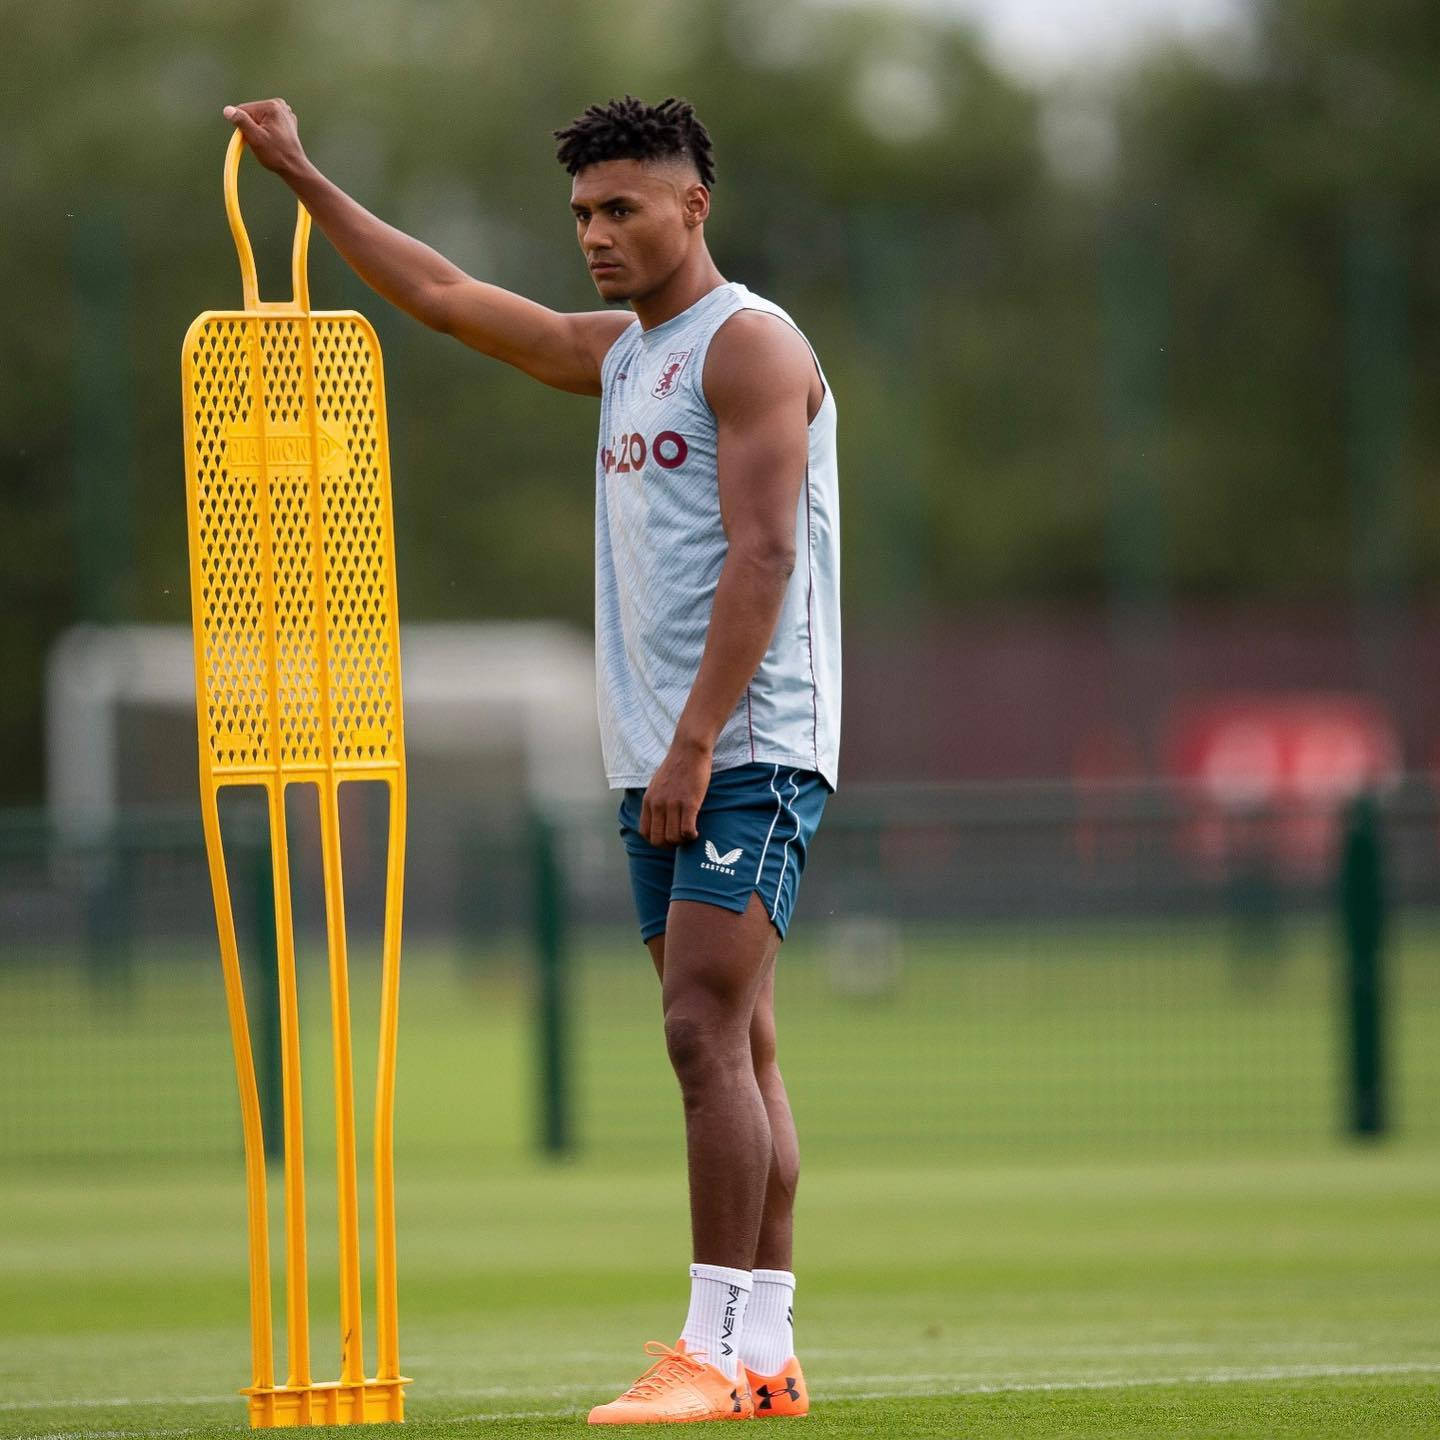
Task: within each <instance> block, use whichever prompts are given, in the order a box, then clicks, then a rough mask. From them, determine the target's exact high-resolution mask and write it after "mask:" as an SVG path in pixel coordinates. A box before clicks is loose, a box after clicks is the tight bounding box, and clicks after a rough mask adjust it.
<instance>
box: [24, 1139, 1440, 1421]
mask: <svg viewBox="0 0 1440 1440" xmlns="http://www.w3.org/2000/svg"><path fill="white" fill-rule="evenodd" d="M238 1179H239V1177H238V1175H228V1174H224V1175H222V1174H215V1175H211V1174H190V1175H184V1174H180V1175H165V1174H163V1173H162V1174H158V1175H157V1174H137V1175H109V1176H100V1177H97V1176H93V1175H92V1176H89V1177H79V1176H62V1175H51V1176H48V1177H41V1178H36V1177H34V1176H32V1177H30V1178H28V1179H25V1180H23V1181H17V1180H15V1179H14V1178H13V1177H10V1178H8V1179H7V1181H6V1183H5V1186H4V1191H3V1200H4V1213H5V1215H6V1226H5V1234H4V1239H3V1241H0V1272H3V1273H4V1275H5V1277H6V1282H5V1284H6V1292H7V1297H6V1298H7V1303H6V1305H5V1306H4V1308H3V1312H0V1340H3V1345H0V1355H3V1357H4V1358H3V1362H0V1368H3V1374H4V1382H5V1383H4V1400H3V1402H0V1435H5V1436H28V1435H40V1434H67V1435H68V1434H81V1433H95V1432H105V1433H115V1432H123V1433H125V1434H131V1435H138V1434H162V1433H172V1432H173V1433H186V1434H192V1433H193V1434H211V1433H213V1434H220V1433H234V1432H235V1431H236V1430H237V1429H238V1428H240V1427H241V1425H242V1421H243V1409H242V1405H241V1402H240V1400H239V1399H238V1398H231V1395H230V1393H229V1392H231V1391H232V1390H233V1389H234V1388H235V1387H236V1386H238V1385H240V1384H242V1383H244V1381H245V1379H246V1363H247V1357H246V1345H247V1332H246V1323H245V1316H246V1309H245V1293H244V1282H243V1250H242V1246H243V1234H242V1199H241V1193H240V1187H239V1184H238ZM1437 1190H1440V1155H1437V1154H1435V1153H1432V1152H1428V1151H1417V1150H1415V1149H1413V1148H1410V1149H1406V1148H1397V1149H1394V1150H1387V1149H1376V1150H1366V1149H1353V1150H1352V1149H1341V1150H1335V1151H1329V1152H1319V1153H1303V1152H1301V1153H1295V1154H1291V1155H1286V1156H1272V1157H1269V1158H1264V1159H1261V1158H1255V1157H1252V1158H1249V1159H1245V1160H1236V1159H1223V1160H1220V1159H1214V1158H1210V1159H1206V1160H1203V1161H1195V1160H1192V1161H1188V1162H1187V1161H1179V1160H1175V1159H1173V1158H1172V1159H1169V1160H1165V1161H1160V1162H1157V1161H1135V1162H1131V1163H1119V1162H1114V1161H1111V1162H1106V1163H1103V1164H1093V1165H1089V1164H1067V1165H1054V1164H1027V1165H1009V1166H996V1165H991V1166H987V1167H984V1168H979V1169H975V1170H970V1171H966V1170H962V1169H958V1168H955V1167H946V1168H943V1169H924V1168H908V1167H896V1168H891V1169H886V1170H862V1171H856V1172H848V1171H844V1170H833V1169H822V1170H820V1171H818V1172H816V1173H812V1174H811V1175H810V1176H809V1177H808V1178H807V1181H806V1185H805V1189H804V1199H803V1205H802V1214H801V1234H802V1237H803V1240H802V1249H801V1253H800V1257H799V1260H798V1262H797V1270H798V1273H799V1275H800V1279H801V1288H800V1292H799V1295H798V1297H797V1298H798V1305H797V1322H798V1326H799V1336H800V1341H801V1352H802V1358H803V1359H804V1360H805V1363H806V1365H807V1370H808V1373H809V1377H810V1380H811V1384H812V1388H813V1391H814V1393H815V1396H816V1420H815V1423H814V1425H813V1426H808V1427H807V1429H806V1432H805V1433H807V1434H809V1433H812V1431H813V1433H816V1434H822V1435H837V1436H838V1435H867V1434H886V1435H894V1434H914V1435H929V1434H934V1435H948V1434H957V1433H961V1432H962V1431H963V1433H964V1434H966V1435H976V1436H991V1435H993V1436H997V1437H998V1436H1003V1435H1011V1436H1013V1435H1037V1436H1039V1435H1045V1436H1092V1435H1093V1436H1100V1435H1117V1434H1118V1435H1155V1434H1167V1435H1170V1434H1173V1435H1197V1436H1198V1435H1236V1436H1239V1435H1247V1436H1268V1435H1313V1436H1335V1435H1365V1436H1369V1435H1374V1436H1382V1435H1383V1436H1404V1435H1417V1436H1418V1435H1426V1434H1429V1435H1433V1434H1434V1433H1435V1420H1436V1415H1437V1413H1440V1411H1437V1406H1440V1389H1437V1381H1440V1227H1437V1226H1436V1225H1435V1222H1434V1215H1435V1209H1434V1197H1435V1195H1436V1193H1437ZM312 1195H313V1201H314V1205H313V1213H312V1236H314V1237H315V1240H316V1245H315V1249H316V1251H317V1257H316V1273H315V1275H314V1277H313V1278H314V1286H313V1290H314V1301H315V1303H314V1311H315V1313H314V1316H313V1335H314V1344H315V1353H316V1364H317V1370H318V1371H319V1372H320V1373H325V1372H326V1370H327V1367H330V1368H333V1366H334V1364H335V1357H336V1355H337V1353H338V1345H337V1344H336V1342H335V1341H334V1339H333V1334H334V1323H335V1305H334V1301H333V1284H332V1279H333V1245H327V1244H326V1243H324V1240H323V1239H322V1237H323V1236H324V1235H325V1234H327V1233H328V1229H329V1222H330V1220H331V1218H332V1216H333V1209H332V1208H331V1206H330V1205H329V1204H328V1203H327V1201H328V1190H327V1188H326V1187H325V1186H324V1185H323V1183H321V1182H320V1181H319V1180H318V1179H317V1180H316V1181H315V1182H314V1183H313V1185H312ZM399 1198H400V1215H401V1236H400V1239H401V1263H402V1321H403V1323H402V1356H403V1358H404V1362H405V1368H406V1371H407V1373H408V1374H411V1375H413V1376H414V1377H415V1384H414V1386H413V1387H412V1388H411V1394H410V1416H411V1421H412V1423H411V1425H410V1427H409V1429H410V1432H411V1433H420V1434H431V1433H433V1434H435V1435H447V1436H453V1435H458V1434H464V1433H467V1432H469V1431H471V1430H473V1431H474V1432H475V1433H482V1429H481V1417H497V1418H494V1419H489V1418H487V1419H485V1421H484V1424H483V1433H485V1434H487V1435H497V1436H500V1435H512V1434H513V1435H548V1434H561V1433H567V1434H570V1433H576V1432H577V1427H578V1425H579V1419H580V1416H581V1412H582V1411H583V1409H584V1408H585V1407H587V1406H588V1405H589V1404H591V1403H594V1402H595V1401H596V1400H599V1399H605V1398H609V1396H610V1395H612V1394H613V1393H615V1392H616V1391H617V1390H618V1389H620V1388H622V1387H623V1385H624V1384H625V1383H628V1381H629V1379H631V1378H633V1375H634V1374H635V1373H637V1372H638V1370H639V1368H640V1367H641V1365H642V1364H643V1363H644V1362H643V1357H642V1356H641V1355H640V1353H639V1346H640V1343H641V1342H642V1341H643V1340H645V1339H647V1338H651V1337H655V1336H658V1337H661V1338H670V1337H671V1336H672V1335H673V1332H674V1331H675V1330H676V1329H677V1328H678V1325H679V1320H680V1311H681V1309H682V1306H683V1296H684V1277H683V1263H682V1262H683V1259H684V1255H685V1227H684V1219H683V1208H684V1207H683V1189H682V1185H681V1181H680V1177H679V1175H678V1174H677V1173H675V1172H674V1171H673V1170H669V1169H667V1170H662V1171H658V1172H648V1173H639V1174H631V1175H624V1174H621V1173H618V1172H617V1171H616V1170H615V1169H614V1168H613V1167H611V1166H608V1165H607V1166H603V1167H601V1166H586V1165H566V1166H560V1167H554V1168H550V1167H530V1166H523V1165H522V1166H517V1167H515V1168H513V1169H511V1170H510V1171H508V1172H501V1173H496V1172H489V1173H487V1172H486V1171H484V1170H483V1169H481V1168H480V1167H477V1166H458V1165H457V1167H456V1169H455V1171H454V1172H453V1173H451V1174H449V1175H437V1174H431V1175H426V1176H415V1175H410V1176H403V1175H402V1179H401V1187H400V1197H399ZM498 1417H505V1418H503V1419H502V1418H498Z"/></svg>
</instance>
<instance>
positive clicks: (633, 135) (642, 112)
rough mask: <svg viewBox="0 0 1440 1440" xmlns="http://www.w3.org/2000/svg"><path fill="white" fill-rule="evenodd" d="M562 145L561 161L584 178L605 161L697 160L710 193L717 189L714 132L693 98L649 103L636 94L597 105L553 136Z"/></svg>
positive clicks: (559, 149)
mask: <svg viewBox="0 0 1440 1440" xmlns="http://www.w3.org/2000/svg"><path fill="white" fill-rule="evenodd" d="M553 133H554V136H555V139H556V140H557V141H558V142H559V143H558V144H557V145H556V147H555V158H556V159H557V160H558V161H559V162H560V163H561V164H562V165H563V166H564V167H565V168H566V170H568V171H569V172H570V174H572V175H575V174H578V173H579V172H580V171H581V170H583V169H584V168H585V167H586V166H587V165H595V164H597V163H599V162H600V161H601V160H658V159H664V158H668V157H670V156H684V157H686V158H688V159H690V160H692V161H693V162H694V164H695V169H696V170H697V171H698V172H699V174H700V181H701V183H702V184H703V185H705V186H706V188H707V189H714V187H715V154H714V151H713V149H712V148H711V144H710V132H709V131H708V130H706V128H705V127H704V126H703V125H702V124H701V123H700V120H699V117H698V116H697V115H696V114H695V107H694V106H693V105H692V104H690V102H689V101H688V100H681V99H679V98H678V97H677V96H674V95H672V96H670V97H669V98H668V99H665V100H662V101H661V102H660V103H659V104H658V105H647V104H646V103H645V102H644V101H643V100H637V99H636V98H635V97H634V96H633V95H627V96H626V97H625V98H624V99H623V100H611V101H610V102H609V104H607V105H591V106H590V107H589V108H588V109H587V110H586V111H585V113H584V114H583V115H581V116H579V117H578V118H577V119H575V120H572V121H571V122H570V124H568V125H567V126H565V128H564V129H563V130H556V131H554V132H553Z"/></svg>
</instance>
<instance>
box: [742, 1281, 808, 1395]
mask: <svg viewBox="0 0 1440 1440" xmlns="http://www.w3.org/2000/svg"><path fill="white" fill-rule="evenodd" d="M750 1281H751V1286H752V1288H751V1291H750V1304H749V1305H748V1306H746V1308H745V1331H744V1335H743V1336H742V1342H741V1346H740V1358H741V1360H743V1361H744V1363H745V1368H746V1369H747V1370H753V1371H754V1372H755V1374H757V1375H764V1376H767V1377H768V1376H771V1375H778V1374H779V1373H780V1370H781V1367H782V1366H784V1365H787V1364H789V1362H790V1357H791V1356H792V1355H794V1353H795V1277H794V1276H793V1275H792V1274H791V1273H790V1272H789V1271H788V1270H754V1271H752V1272H751V1274H750Z"/></svg>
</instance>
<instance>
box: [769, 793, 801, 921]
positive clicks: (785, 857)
mask: <svg viewBox="0 0 1440 1440" xmlns="http://www.w3.org/2000/svg"><path fill="white" fill-rule="evenodd" d="M775 769H776V770H777V771H778V770H779V769H780V767H779V766H778V765H777V766H776V767H775ZM799 773H800V772H799V771H798V770H792V771H791V772H790V799H789V801H784V800H782V801H781V802H780V803H781V804H782V805H784V806H785V808H786V809H787V810H789V812H790V818H791V819H792V820H793V821H794V822H795V831H794V834H792V835H790V836H789V837H788V838H787V839H786V841H785V849H784V851H783V852H782V853H781V857H780V878H779V879H778V880H777V881H776V882H775V905H774V908H773V909H772V910H771V911H770V918H771V919H772V920H773V919H774V918H775V917H776V916H777V915H778V914H779V913H780V896H781V893H782V892H783V890H784V886H785V867H786V866H787V865H788V864H789V863H790V841H791V840H798V839H799V838H800V817H799V815H797V814H796V813H795V801H796V800H797V799H798V798H799V795H800V782H799V780H798V779H796V776H797V775H799ZM771 788H772V789H773V788H774V787H773V786H772V787H771ZM775 798H776V799H777V800H779V799H780V792H779V791H778V790H776V791H775ZM771 829H772V830H773V829H774V823H773V822H772V823H771ZM767 843H768V842H767Z"/></svg>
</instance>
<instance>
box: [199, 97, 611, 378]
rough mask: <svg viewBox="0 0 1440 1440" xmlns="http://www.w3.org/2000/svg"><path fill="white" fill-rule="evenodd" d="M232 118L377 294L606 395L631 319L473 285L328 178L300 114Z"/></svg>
mask: <svg viewBox="0 0 1440 1440" xmlns="http://www.w3.org/2000/svg"><path fill="white" fill-rule="evenodd" d="M225 118H226V119H227V120H229V121H231V123H232V124H234V125H235V126H236V128H237V129H238V130H239V131H240V133H241V134H242V135H243V136H244V137H245V143H246V144H247V145H248V146H249V147H250V149H251V150H252V151H253V152H254V154H255V158H256V159H257V160H258V161H259V162H260V163H261V164H262V165H263V166H264V167H265V168H266V169H267V170H273V171H274V172H275V174H277V175H279V176H280V178H281V179H282V180H284V181H285V183H286V184H287V185H289V187H290V188H291V189H292V190H293V191H294V192H295V194H296V195H297V196H298V197H299V199H300V202H301V204H303V205H304V206H305V208H306V209H307V210H308V211H309V212H310V216H311V219H312V220H313V221H314V222H315V224H316V225H318V226H319V227H320V229H321V230H322V231H323V232H324V234H325V236H326V238H327V239H328V240H329V241H330V243H331V244H332V245H333V246H334V247H335V248H336V250H338V251H339V252H340V254H341V256H342V257H343V258H344V259H345V261H346V263H347V264H349V266H350V268H351V269H352V270H354V271H355V273H356V274H357V275H358V276H359V277H360V278H361V279H362V280H363V281H364V282H365V283H366V284H367V285H368V286H370V288H371V289H372V290H374V291H375V292H376V293H377V294H379V295H383V296H384V297H385V299H387V300H388V301H390V303H391V304H392V305H395V306H398V307H399V308H400V309H401V310H404V311H405V312H406V313H407V314H409V315H413V316H414V317H415V318H416V319H417V320H419V321H420V322H421V323H422V324H424V325H428V326H429V327H430V328H431V329H432V330H439V331H442V332H443V333H444V334H446V335H453V336H455V338H456V339H457V340H460V341H463V342H464V343H465V344H466V345H469V346H470V347H471V348H472V349H475V350H479V351H481V352H482V353H483V354H485V355H490V356H493V357H494V358H495V359H496V360H503V361H504V362H505V363H506V364H507V365H513V366H515V367H516V369H518V370H523V371H524V372H525V373H526V374H527V375H530V376H533V377H534V378H535V379H536V380H539V381H542V382H543V383H544V384H546V385H553V386H554V387H555V388H556V389H557V390H568V391H570V392H571V393H572V394H576V395H598V394H599V393H600V366H601V362H602V361H603V360H604V358H605V352H606V351H607V350H608V349H609V348H610V346H611V345H612V344H614V342H615V340H616V338H617V337H618V336H619V334H620V332H621V331H622V330H624V329H625V328H626V327H627V326H628V325H629V324H630V323H631V317H630V316H629V315H628V314H622V313H619V312H615V311H606V310H600V311H590V312H586V313H582V314H574V315H570V314H562V313H561V312H559V311H556V310H551V309H548V308H547V307H546V306H544V305H538V304H536V303H535V301H533V300H527V299H526V298H525V297H524V296H523V295H516V294H514V293H513V292H511V291H509V290H502V289H501V288H500V287H499V286H498V285H486V284H484V283H483V282H482V281H479V280H475V279H473V278H472V277H471V276H469V275H467V274H466V273H465V272H464V271H463V270H462V269H460V267H459V266H458V265H455V264H452V263H451V262H450V261H449V260H447V259H446V258H445V257H444V256H443V255H441V254H440V253H439V251H437V250H432V249H431V248H430V246H428V245H426V244H424V243H422V242H421V241H419V240H416V239H415V238H414V237H413V236H411V235H407V234H405V232H404V231H403V230H397V229H396V228H395V227H394V226H393V225H387V224H386V223H385V222H384V221H383V220H381V219H380V218H379V217H378V216H375V215H372V214H371V213H370V212H369V211H368V210H367V209H365V207H364V206H363V205H361V204H360V203H359V202H358V201H356V200H354V199H352V198H351V197H350V196H349V195H347V194H346V193H345V192H344V191H343V190H341V189H340V187H339V186H338V185H335V184H333V183H332V182H331V181H330V180H328V179H326V177H325V176H324V175H322V174H321V173H320V171H319V170H317V169H316V168H315V166H314V165H313V164H312V163H311V161H310V158H309V157H308V156H307V155H306V154H305V150H304V147H303V146H302V145H301V144H300V132H299V128H298V127H297V125H296V121H295V112H294V111H293V110H291V108H290V107H289V105H287V104H286V103H285V101H283V100H255V101H250V102H247V103H246V104H244V105H227V106H226V107H225Z"/></svg>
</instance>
